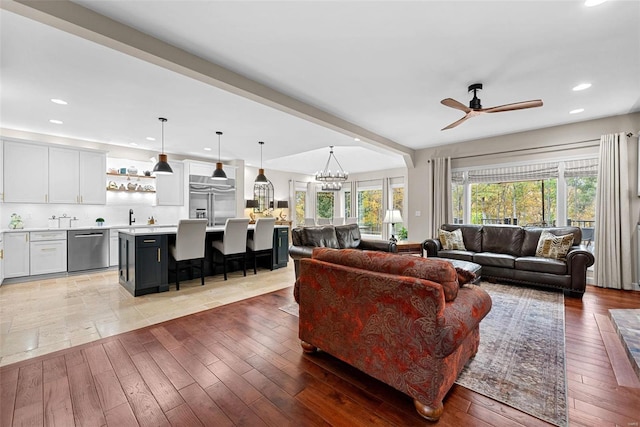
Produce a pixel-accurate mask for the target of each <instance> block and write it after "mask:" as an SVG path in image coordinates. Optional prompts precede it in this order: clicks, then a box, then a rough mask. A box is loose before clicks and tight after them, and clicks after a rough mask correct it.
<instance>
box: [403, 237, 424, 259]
mask: <svg viewBox="0 0 640 427" xmlns="http://www.w3.org/2000/svg"><path fill="white" fill-rule="evenodd" d="M396 248H397V249H398V253H399V254H401V255H420V256H423V254H422V243H420V242H409V241H406V240H398V242H397V243H396Z"/></svg>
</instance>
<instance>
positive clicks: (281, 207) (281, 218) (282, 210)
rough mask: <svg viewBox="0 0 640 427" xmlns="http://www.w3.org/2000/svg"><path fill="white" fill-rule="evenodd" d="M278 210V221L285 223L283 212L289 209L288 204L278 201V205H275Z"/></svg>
mask: <svg viewBox="0 0 640 427" xmlns="http://www.w3.org/2000/svg"><path fill="white" fill-rule="evenodd" d="M276 206H277V207H278V209H281V210H280V218H279V219H280V221H286V220H287V215H285V213H284V210H285V209H287V208H289V202H288V201H287V200H278V204H277V205H276Z"/></svg>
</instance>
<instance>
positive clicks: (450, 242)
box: [438, 228, 467, 251]
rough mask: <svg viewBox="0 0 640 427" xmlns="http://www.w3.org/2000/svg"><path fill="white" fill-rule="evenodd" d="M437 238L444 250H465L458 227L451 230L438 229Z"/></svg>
mask: <svg viewBox="0 0 640 427" xmlns="http://www.w3.org/2000/svg"><path fill="white" fill-rule="evenodd" d="M438 238H439V239H440V243H441V244H442V249H444V250H459V251H466V250H467V248H465V247H464V241H463V240H462V230H460V229H459V228H458V229H457V230H453V231H445V230H442V229H440V230H438Z"/></svg>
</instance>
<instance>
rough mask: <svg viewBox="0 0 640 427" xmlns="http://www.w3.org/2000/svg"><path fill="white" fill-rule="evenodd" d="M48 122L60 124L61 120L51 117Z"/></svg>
mask: <svg viewBox="0 0 640 427" xmlns="http://www.w3.org/2000/svg"><path fill="white" fill-rule="evenodd" d="M49 123H53V124H54V125H61V124H62V120H56V119H51V120H49Z"/></svg>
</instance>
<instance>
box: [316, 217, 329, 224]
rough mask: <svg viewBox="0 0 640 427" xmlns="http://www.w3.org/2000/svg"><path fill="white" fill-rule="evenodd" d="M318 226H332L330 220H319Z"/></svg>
mask: <svg viewBox="0 0 640 427" xmlns="http://www.w3.org/2000/svg"><path fill="white" fill-rule="evenodd" d="M318 225H331V219H330V218H318Z"/></svg>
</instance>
